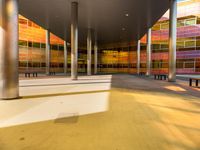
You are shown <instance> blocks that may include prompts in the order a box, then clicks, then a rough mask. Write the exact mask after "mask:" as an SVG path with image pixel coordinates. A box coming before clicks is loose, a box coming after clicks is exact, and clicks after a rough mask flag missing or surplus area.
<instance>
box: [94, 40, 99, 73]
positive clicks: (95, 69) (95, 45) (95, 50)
mask: <svg viewBox="0 0 200 150" xmlns="http://www.w3.org/2000/svg"><path fill="white" fill-rule="evenodd" d="M97 65H98V44H97V38H96V37H95V42H94V74H97Z"/></svg>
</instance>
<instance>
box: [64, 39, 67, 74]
mask: <svg viewBox="0 0 200 150" xmlns="http://www.w3.org/2000/svg"><path fill="white" fill-rule="evenodd" d="M64 74H67V42H66V41H64Z"/></svg>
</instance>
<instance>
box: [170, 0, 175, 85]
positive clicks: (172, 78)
mask: <svg viewBox="0 0 200 150" xmlns="http://www.w3.org/2000/svg"><path fill="white" fill-rule="evenodd" d="M176 28H177V0H170V16H169V72H168V73H169V74H168V76H169V79H168V80H169V82H175V81H176V34H177V33H176V32H177V31H176V30H177V29H176Z"/></svg>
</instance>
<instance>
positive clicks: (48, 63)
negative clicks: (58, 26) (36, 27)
mask: <svg viewBox="0 0 200 150" xmlns="http://www.w3.org/2000/svg"><path fill="white" fill-rule="evenodd" d="M50 67H51V45H50V31H49V30H46V75H49V74H50Z"/></svg>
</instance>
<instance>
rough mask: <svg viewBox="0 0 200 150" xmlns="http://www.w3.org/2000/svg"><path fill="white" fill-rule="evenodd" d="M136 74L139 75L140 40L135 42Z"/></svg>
mask: <svg viewBox="0 0 200 150" xmlns="http://www.w3.org/2000/svg"><path fill="white" fill-rule="evenodd" d="M137 74H138V75H139V74H140V40H138V42H137Z"/></svg>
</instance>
